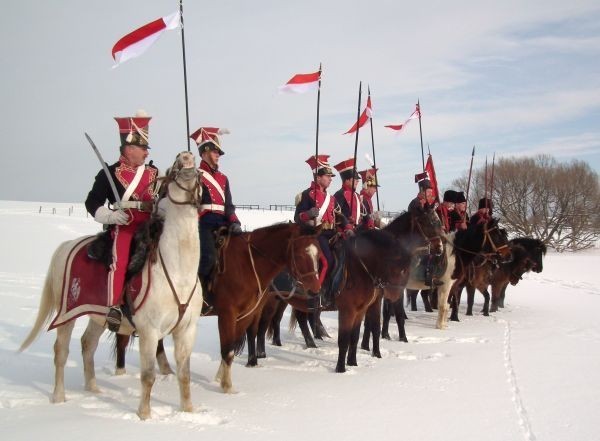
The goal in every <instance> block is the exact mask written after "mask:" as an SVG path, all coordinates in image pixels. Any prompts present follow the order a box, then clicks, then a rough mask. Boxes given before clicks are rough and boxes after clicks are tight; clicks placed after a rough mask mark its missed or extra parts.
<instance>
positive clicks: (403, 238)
mask: <svg viewBox="0 0 600 441" xmlns="http://www.w3.org/2000/svg"><path fill="white" fill-rule="evenodd" d="M385 230H386V231H388V232H390V233H391V234H392V235H393V236H394V237H395V238H397V239H398V240H399V241H400V244H401V246H402V247H403V249H404V250H405V251H406V252H408V253H409V254H410V255H411V256H413V255H414V254H415V253H417V252H419V251H424V250H425V251H427V252H429V253H430V254H434V255H440V254H442V253H443V252H444V244H443V240H442V238H443V230H442V224H441V222H440V219H439V217H438V215H437V214H436V213H435V211H434V210H432V209H428V210H425V211H424V212H422V213H418V214H412V213H410V212H404V213H402V214H401V215H400V216H398V217H397V218H396V219H394V220H393V221H392V222H391V223H390V224H389V225H388V226H386V227H385ZM403 298H404V293H401V296H400V298H399V299H398V300H397V301H394V302H391V301H390V299H385V300H384V305H385V306H384V313H385V311H390V310H394V311H395V312H397V314H396V321H397V322H398V329H399V330H400V337H399V338H400V340H401V341H408V340H407V338H406V333H405V332H404V320H405V319H406V315H405V312H404V304H403ZM377 303H378V304H374V305H373V306H372V307H371V308H370V309H369V311H368V312H367V318H366V320H365V329H364V333H363V339H362V343H361V348H362V349H365V350H369V340H370V336H371V334H372V335H373V349H372V354H373V356H374V357H378V358H380V357H381V354H380V351H379V337H380V335H381V302H380V301H379V302H377ZM387 317H388V322H389V315H388V316H387ZM385 318H386V317H385V316H384V320H385ZM384 326H385V329H384V330H385V331H386V332H385V333H384V337H386V338H389V334H388V333H387V323H385V322H384Z"/></svg>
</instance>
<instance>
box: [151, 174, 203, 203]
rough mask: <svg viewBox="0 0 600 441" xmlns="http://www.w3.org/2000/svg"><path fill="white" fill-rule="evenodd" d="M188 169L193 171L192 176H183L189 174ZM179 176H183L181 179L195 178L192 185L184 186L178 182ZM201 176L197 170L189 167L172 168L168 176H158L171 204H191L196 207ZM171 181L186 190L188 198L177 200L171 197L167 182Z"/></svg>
mask: <svg viewBox="0 0 600 441" xmlns="http://www.w3.org/2000/svg"><path fill="white" fill-rule="evenodd" d="M190 171H193V172H194V176H193V177H187V176H184V174H185V175H187V174H189V172H190ZM180 176H183V177H182V179H183V180H184V181H189V180H191V179H195V182H194V185H193V187H192V188H186V187H184V186H183V185H181V184H180V183H179V178H180ZM201 176H202V175H201V173H200V172H199V171H198V170H196V169H195V168H191V167H190V168H181V169H178V170H172V171H171V173H169V175H168V176H165V177H164V178H159V179H162V180H163V185H165V186H166V191H165V192H166V197H167V198H168V199H169V201H171V202H172V203H173V204H175V205H192V206H195V207H198V206H199V204H200V188H201V185H202V184H201ZM171 183H173V184H175V185H176V186H177V187H178V188H179V189H181V190H183V191H184V192H186V193H187V195H188V196H189V198H188V199H186V200H184V201H177V200H175V199H173V197H172V196H171V193H170V192H169V184H171Z"/></svg>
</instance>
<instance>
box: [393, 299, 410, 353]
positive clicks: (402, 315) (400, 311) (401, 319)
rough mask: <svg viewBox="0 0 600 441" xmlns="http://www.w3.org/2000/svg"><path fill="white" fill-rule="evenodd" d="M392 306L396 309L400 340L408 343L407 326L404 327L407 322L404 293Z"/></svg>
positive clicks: (395, 315) (395, 314)
mask: <svg viewBox="0 0 600 441" xmlns="http://www.w3.org/2000/svg"><path fill="white" fill-rule="evenodd" d="M392 308H393V309H394V317H395V319H396V325H398V340H399V341H403V342H405V343H408V338H407V337H406V328H405V327H404V325H405V323H406V311H405V310H404V293H403V294H402V295H401V296H400V299H399V300H398V301H397V302H394V303H392Z"/></svg>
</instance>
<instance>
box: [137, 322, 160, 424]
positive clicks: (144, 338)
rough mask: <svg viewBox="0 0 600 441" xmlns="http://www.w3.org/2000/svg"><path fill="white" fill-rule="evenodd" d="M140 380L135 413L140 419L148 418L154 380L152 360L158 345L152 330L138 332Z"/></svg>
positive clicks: (153, 360)
mask: <svg viewBox="0 0 600 441" xmlns="http://www.w3.org/2000/svg"><path fill="white" fill-rule="evenodd" d="M139 335H140V338H139V346H140V381H141V383H142V391H141V393H140V405H139V407H138V412H137V415H138V416H139V417H140V419H141V420H146V419H148V418H150V416H151V413H150V395H151V394H152V386H154V381H155V380H156V372H155V371H154V362H155V359H156V347H157V346H158V337H157V336H156V335H155V334H154V333H153V332H140V334H139Z"/></svg>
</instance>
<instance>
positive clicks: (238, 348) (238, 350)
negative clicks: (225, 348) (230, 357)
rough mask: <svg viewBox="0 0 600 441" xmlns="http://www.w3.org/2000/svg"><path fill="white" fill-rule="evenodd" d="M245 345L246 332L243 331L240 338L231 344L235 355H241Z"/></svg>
mask: <svg viewBox="0 0 600 441" xmlns="http://www.w3.org/2000/svg"><path fill="white" fill-rule="evenodd" d="M245 346H246V333H245V332H244V333H243V334H242V336H241V337H240V339H239V340H238V341H236V342H235V343H234V345H233V352H234V354H235V355H241V354H242V352H243V350H244V347H245Z"/></svg>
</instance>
